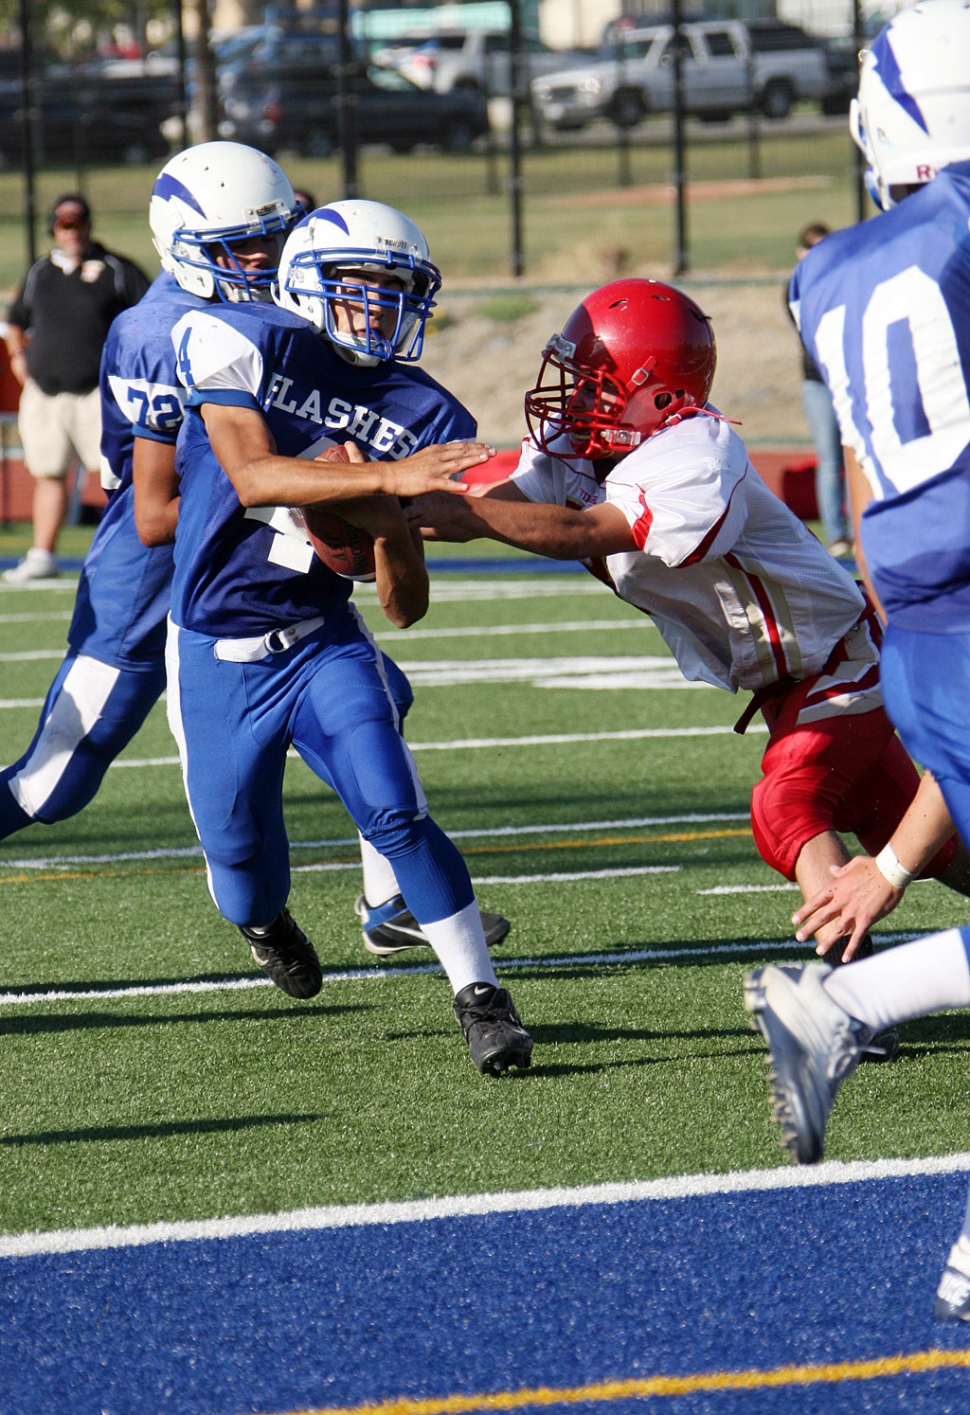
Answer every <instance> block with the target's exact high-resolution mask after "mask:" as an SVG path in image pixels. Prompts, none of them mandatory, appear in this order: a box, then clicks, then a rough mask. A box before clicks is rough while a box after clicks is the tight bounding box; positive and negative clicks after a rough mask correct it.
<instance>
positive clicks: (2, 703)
mask: <svg viewBox="0 0 970 1415" xmlns="http://www.w3.org/2000/svg"><path fill="white" fill-rule="evenodd" d="M62 657H63V655H62ZM43 706H44V699H43V698H0V708H24V707H43Z"/></svg>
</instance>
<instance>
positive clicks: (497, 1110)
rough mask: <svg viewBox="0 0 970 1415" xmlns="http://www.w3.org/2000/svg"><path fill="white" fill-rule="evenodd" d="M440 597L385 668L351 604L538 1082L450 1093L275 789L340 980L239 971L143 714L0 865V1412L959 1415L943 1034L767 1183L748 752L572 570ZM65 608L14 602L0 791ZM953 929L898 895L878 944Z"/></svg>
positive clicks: (885, 1076)
mask: <svg viewBox="0 0 970 1415" xmlns="http://www.w3.org/2000/svg"><path fill="white" fill-rule="evenodd" d="M468 551H469V555H470V556H472V557H476V556H479V557H480V556H482V555H487V556H488V557H489V558H490V559H492V558H494V557H501V552H499V551H498V550H496V549H495V548H494V547H487V548H485V549H484V550H483V547H482V546H481V545H479V546H477V547H470V548H468ZM455 564H456V566H457V568H456V569H453V570H451V571H449V572H441V573H436V575H435V578H434V583H433V591H432V608H431V612H430V613H429V615H428V617H427V619H426V620H424V621H422V623H421V624H420V625H419V626H417V627H416V628H415V629H412V630H409V631H405V632H403V633H400V632H395V631H392V630H390V628H389V626H388V631H387V632H384V629H383V627H382V622H381V619H380V615H379V611H378V609H377V606H376V602H375V600H374V598H373V595H372V593H371V592H369V591H367V590H366V589H364V590H362V591H360V592H358V595H357V598H358V600H359V602H360V604H361V606H362V609H363V611H364V613H365V617H366V618H367V620H368V622H369V623H370V624H371V625H372V626H373V627H374V628H375V630H376V631H377V632H378V633H379V635H380V639H381V643H382V645H383V646H384V647H385V648H386V650H387V651H388V652H390V653H392V654H393V655H394V657H395V658H396V659H397V660H398V662H400V663H401V664H402V666H404V667H405V668H406V670H407V672H408V674H409V677H410V678H411V680H412V683H413V685H414V687H415V692H416V702H415V705H414V708H413V709H412V712H411V714H410V717H409V719H408V723H407V735H408V738H409V740H410V741H411V743H412V746H413V747H414V749H415V754H416V760H417V762H418V766H419V768H420V771H421V774H422V778H423V781H424V784H425V787H426V790H427V793H428V797H429V802H430V805H431V808H432V811H433V813H434V815H435V817H436V818H437V819H438V821H439V822H440V823H441V824H442V825H443V826H444V827H445V829H447V830H449V831H450V832H452V833H453V834H454V835H456V837H457V838H458V840H459V843H460V845H461V847H462V849H463V850H464V851H465V853H466V856H467V859H468V863H469V867H470V869H471V872H472V875H473V878H474V879H475V880H476V882H477V892H478V895H479V899H480V901H481V903H482V905H483V907H486V908H488V909H494V910H501V911H502V912H503V913H505V914H506V915H507V916H508V917H509V918H510V919H512V920H513V925H514V926H513V931H512V934H511V935H510V937H509V939H508V941H507V942H506V944H505V945H503V947H502V949H501V950H500V951H499V952H498V953H497V954H496V962H497V965H498V968H499V972H500V974H501V975H502V977H503V980H504V981H505V982H506V983H507V984H508V986H509V987H510V988H511V990H512V992H513V995H514V997H515V999H516V1002H517V1004H518V1006H519V1009H520V1011H521V1012H522V1015H523V1019H524V1020H525V1022H526V1024H527V1025H528V1027H529V1028H530V1031H531V1032H532V1034H533V1037H534V1038H535V1043H536V1049H535V1053H534V1064H533V1067H532V1069H531V1071H530V1072H527V1073H522V1074H513V1075H510V1076H507V1077H503V1078H502V1079H501V1080H499V1081H495V1080H491V1079H487V1078H483V1077H480V1076H479V1075H478V1074H477V1073H476V1072H475V1071H474V1069H473V1068H472V1066H471V1064H470V1062H469V1060H468V1056H467V1051H466V1048H465V1044H464V1042H463V1040H462V1038H461V1035H460V1033H459V1031H458V1029H457V1026H456V1024H455V1022H454V1020H453V1018H452V1016H451V1011H450V998H449V993H448V989H447V986H446V984H445V982H444V979H443V977H442V976H441V975H440V974H439V973H437V972H436V971H435V970H434V969H433V968H432V967H431V965H430V963H429V955H428V954H427V953H421V952H412V953H406V954H401V955H399V956H398V959H397V960H396V961H394V962H392V963H391V964H390V966H386V967H378V966H377V962H376V960H374V959H372V958H371V956H370V955H369V954H367V953H365V952H364V950H363V948H362V947H361V943H360V934H359V931H358V928H357V925H356V920H355V917H354V914H353V901H354V897H355V895H356V893H357V891H358V889H359V874H358V870H357V868H356V865H355V854H356V851H355V844H354V841H353V839H352V837H353V831H352V829H351V828H350V825H349V821H348V819H347V817H346V815H345V813H344V812H343V810H342V808H341V807H340V805H339V803H338V802H337V801H336V799H335V798H334V797H333V796H332V794H331V793H330V792H329V791H328V790H327V789H326V788H324V787H323V786H321V785H320V784H319V783H318V782H317V781H316V779H315V778H314V777H313V776H312V775H311V774H310V773H309V771H308V770H307V769H306V768H305V767H304V766H303V764H302V763H301V762H299V761H297V760H294V761H293V762H292V763H291V764H290V766H289V768H288V772H287V783H286V797H287V802H286V808H287V817H288V824H289V830H290V836H291V841H292V844H293V852H292V860H293V866H294V883H293V891H292V895H291V900H290V903H291V907H292V909H293V912H294V914H295V916H296V917H297V919H298V920H299V921H300V923H301V924H302V925H303V926H304V927H305V928H306V929H307V931H308V932H309V933H310V935H311V936H312V937H313V938H314V940H315V942H316V944H317V947H318V951H319V953H320V955H321V959H322V961H323V964H324V968H325V971H326V973H327V981H326V982H325V985H324V988H323V991H322V992H321V994H320V995H319V996H318V997H317V998H315V999H314V1000H313V1001H311V1002H309V1003H296V1002H292V1001H290V1000H289V999H287V998H285V997H284V996H283V995H282V994H281V993H279V992H277V991H276V990H275V989H273V988H272V987H271V986H269V985H268V984H265V981H264V980H263V979H262V977H261V975H259V974H254V972H253V969H252V965H251V963H250V961H249V959H248V954H247V951H246V949H245V947H244V945H243V944H242V941H241V940H240V938H239V935H238V933H237V932H236V931H235V930H234V929H233V928H231V927H230V926H229V925H228V924H226V923H224V922H223V921H222V920H221V919H220V918H219V916H218V914H217V912H216V910H215V907H214V905H213V904H212V902H211V900H210V899H209V897H208V895H207V893H206V889H205V879H204V874H203V873H202V867H201V860H200V858H199V856H198V854H197V850H196V846H195V837H194V832H193V829H192V826H191V822H190V820H189V816H188V812H187V810H186V807H185V803H184V798H183V796H182V790H181V784H180V779H179V772H178V767H177V765H176V764H175V762H174V756H175V751H174V745H173V743H172V740H171V738H170V736H169V734H168V730H167V727H166V724H165V719H164V708H163V706H162V705H159V706H158V707H157V708H156V709H155V711H154V712H153V714H152V716H151V718H150V719H149V722H148V723H147V725H146V727H145V728H144V730H143V731H142V733H141V734H140V735H139V736H138V737H137V738H136V740H135V741H134V742H133V743H132V745H131V747H130V748H129V749H128V751H127V752H126V753H125V755H124V757H123V758H122V760H121V761H120V762H119V763H118V765H117V766H116V767H115V768H113V769H112V770H111V771H110V772H109V773H108V776H107V779H106V781H105V784H104V787H103V789H102V791H101V793H100V794H99V796H98V797H97V799H96V800H95V801H94V803H93V804H92V805H91V806H90V807H89V808H88V810H87V811H85V812H84V813H83V814H82V815H80V816H78V817H77V818H76V819H75V820H73V821H70V822H67V823H65V824H62V825H58V826H54V827H52V828H49V829H45V828H42V827H37V826H35V827H32V828H31V829H30V830H28V831H26V832H24V833H22V834H21V835H20V836H17V837H13V838H11V839H9V840H8V841H6V842H5V843H4V844H3V846H2V849H0V888H2V891H3V893H2V898H3V900H4V905H5V907H4V945H5V946H4V948H3V950H2V953H0V1030H2V1033H3V1038H2V1049H0V1058H2V1061H0V1066H2V1085H3V1091H2V1094H3V1100H4V1105H3V1113H2V1125H0V1206H2V1220H0V1234H2V1235H3V1236H2V1237H0V1271H2V1276H3V1282H2V1285H0V1331H2V1332H3V1333H4V1340H3V1343H2V1345H0V1411H2V1412H3V1415H21V1412H23V1415H28V1413H29V1415H33V1412H51V1411H53V1412H70V1415H74V1412H78V1415H88V1412H92V1415H102V1412H106V1415H122V1412H136V1411H137V1412H140V1413H141V1412H152V1411H155V1410H158V1411H166V1412H167V1411H172V1412H178V1415H182V1412H185V1415H192V1413H194V1412H199V1415H201V1413H202V1412H214V1413H215V1412H217V1413H218V1415H235V1412H244V1411H252V1412H261V1415H275V1413H276V1412H290V1411H311V1410H313V1411H316V1410H323V1409H326V1410H333V1409H352V1410H360V1409H361V1408H369V1407H371V1406H373V1405H375V1404H381V1403H383V1402H395V1404H394V1407H393V1408H394V1409H395V1410H398V1411H400V1412H401V1415H436V1412H439V1411H440V1412H442V1413H443V1415H444V1412H450V1411H460V1410H478V1409H486V1408H491V1409H523V1410H529V1409H533V1408H538V1407H540V1406H541V1407H543V1408H550V1407H551V1408H553V1409H556V1408H559V1409H566V1408H569V1407H571V1406H574V1405H577V1404H579V1405H584V1404H585V1403H587V1402H588V1403H589V1408H590V1409H593V1408H604V1409H606V1410H609V1411H611V1412H619V1411H623V1412H626V1411H633V1410H637V1411H640V1410H650V1409H653V1408H658V1409H662V1410H664V1411H665V1412H671V1415H685V1412H691V1415H695V1412H701V1411H704V1412H707V1411H711V1412H714V1413H715V1415H722V1412H725V1415H727V1412H730V1415H735V1412H748V1411H754V1412H758V1415H761V1412H768V1411H772V1412H773V1411H780V1410H782V1409H784V1410H785V1411H786V1412H796V1415H801V1412H815V1411H818V1412H828V1411H843V1410H845V1411H848V1410H853V1411H855V1410H876V1411H884V1410H886V1411H888V1410H899V1409H903V1408H905V1409H906V1410H907V1411H909V1410H919V1411H928V1412H936V1411H948V1410H952V1411H955V1412H958V1411H966V1410H967V1409H970V1371H968V1369H967V1367H968V1366H970V1352H968V1351H967V1350H966V1348H967V1346H968V1345H970V1343H968V1342H967V1339H966V1335H965V1334H964V1331H963V1329H962V1328H961V1329H958V1330H956V1331H955V1332H954V1331H952V1330H951V1329H950V1328H948V1327H946V1326H939V1325H934V1324H933V1322H932V1320H931V1318H932V1302H933V1292H934V1289H935V1286H936V1282H937V1280H938V1277H939V1272H940V1269H941V1266H942V1263H943V1261H944V1259H945V1255H946V1252H947V1249H948V1246H949V1244H950V1243H951V1242H952V1241H953V1238H954V1237H955V1235H956V1233H957V1232H958V1230H959V1226H960V1221H961V1219H962V1214H963V1207H964V1202H965V1190H966V1170H967V1169H968V1168H970V1155H967V1154H964V1153H963V1150H964V1148H965V1147H966V1131H967V1105H966V1075H967V1072H966V1052H967V1046H968V1039H970V1019H968V1018H967V1017H966V1016H962V1015H953V1016H947V1017H944V1018H937V1019H928V1020H925V1021H920V1022H914V1023H911V1024H908V1025H907V1027H905V1028H904V1029H903V1048H902V1055H901V1057H900V1059H899V1060H898V1061H897V1062H896V1063H895V1064H893V1065H891V1066H887V1067H878V1066H870V1067H865V1068H863V1069H862V1070H861V1071H860V1072H859V1073H857V1074H856V1076H855V1077H854V1078H853V1079H852V1081H851V1082H850V1083H849V1085H848V1086H847V1087H846V1088H845V1090H844V1092H843V1094H842V1095H841V1096H840V1099H839V1103H838V1106H837V1108H836V1111H835V1114H834V1116H833V1120H832V1123H831V1127H830V1134H829V1145H828V1160H829V1162H828V1163H826V1165H824V1166H822V1167H820V1169H818V1170H814V1171H801V1170H795V1169H792V1168H790V1167H788V1166H786V1165H785V1164H784V1161H783V1157H782V1155H781V1152H780V1150H779V1148H778V1143H777V1138H776V1134H775V1131H774V1129H773V1127H772V1124H771V1122H770V1117H769V1106H768V1093H767V1082H766V1074H765V1067H764V1049H763V1045H762V1043H761V1041H760V1039H759V1038H758V1037H756V1036H755V1035H754V1034H753V1033H751V1032H750V1031H749V1030H748V1027H747V1019H746V1014H745V1012H744V1009H743V1006H742V1002H741V974H742V972H743V969H744V968H745V967H747V966H751V965H753V964H756V963H757V962H759V961H765V960H774V961H778V960H780V959H785V958H793V957H798V956H800V955H801V956H805V951H804V950H800V949H799V948H798V946H797V945H795V944H794V943H793V942H792V941H791V937H790V923H789V918H790V913H791V909H792V907H793V906H794V903H795V901H796V899H797V896H796V895H795V894H793V893H792V892H791V891H790V890H789V889H787V888H785V887H784V885H783V882H781V881H779V880H778V879H777V877H775V876H773V875H772V874H771V873H770V871H768V869H767V868H766V867H765V866H764V865H763V864H762V863H761V861H760V860H759V858H758V856H757V853H756V851H755V848H754V844H753V841H752V838H751V834H750V830H749V827H748V821H747V801H748V791H749V789H750V786H751V784H752V782H753V781H754V780H755V778H756V776H757V773H758V761H759V757H760V754H761V751H762V750H763V748H764V744H765V740H766V739H765V736H764V732H763V729H761V730H759V725H758V723H757V722H756V723H755V725H754V726H753V727H752V729H750V730H749V732H748V734H747V736H745V737H743V738H741V737H738V736H736V735H734V734H733V733H732V732H731V730H730V729H731V724H732V723H733V721H734V720H735V718H736V717H737V715H738V713H739V711H740V706H741V704H740V703H739V702H738V701H737V700H732V699H731V698H730V697H729V696H728V695H727V694H723V693H718V692H717V691H715V690H712V689H706V688H686V687H684V686H682V684H681V680H680V679H679V677H678V676H677V674H676V670H673V669H672V665H671V664H670V662H669V659H668V656H667V654H666V650H665V649H664V646H663V644H662V641H661V640H660V636H659V634H658V633H657V632H656V630H655V629H653V628H652V626H651V625H650V624H649V622H648V621H647V620H645V619H644V618H643V617H642V616H640V615H638V614H636V612H635V611H633V610H631V609H629V608H628V607H627V606H624V605H622V604H621V603H619V602H618V601H616V600H615V599H614V598H613V597H612V596H611V595H610V594H609V593H608V592H607V591H606V590H605V589H603V587H602V586H600V585H598V584H596V583H595V582H594V581H592V580H591V579H589V578H588V577H586V576H585V575H583V574H558V573H557V574H549V573H545V572H543V573H537V572H535V571H530V569H529V568H528V566H527V565H523V564H522V562H520V561H516V560H514V559H512V558H508V559H506V561H505V564H504V566H503V565H502V563H501V558H500V559H499V563H498V564H497V565H492V566H491V568H487V569H484V570H480V569H476V568H475V567H476V566H477V561H476V560H475V559H474V558H472V559H465V560H462V559H461V558H460V557H459V558H458V559H457V560H456V562H455ZM72 591H73V586H72V585H71V584H70V583H68V582H65V583H63V584H60V585H57V586H56V587H51V588H39V589H32V590H29V591H28V590H12V589H10V590H8V589H4V590H3V591H2V592H0V723H2V724H3V729H4V736H3V741H4V748H3V758H4V760H8V761H9V760H12V759H13V758H14V757H15V756H16V755H18V754H19V752H20V751H21V750H22V749H23V748H24V747H25V746H26V744H27V742H28V740H29V738H30V735H31V733H32V731H33V728H34V725H35V723H36V718H37V712H38V708H39V706H40V702H41V700H42V698H43V695H44V692H45V691H46V688H47V686H48V684H49V682H50V680H51V678H52V677H53V674H54V671H55V669H56V667H57V662H58V660H59V657H60V655H61V653H62V651H63V643H64V632H65V629H66V625H67V620H68V618H69V614H70V607H71V602H72ZM967 912H968V905H967V902H966V901H965V900H962V899H960V898H959V897H957V896H954V895H951V894H950V893H949V892H948V891H946V890H945V889H943V888H942V887H941V886H938V885H936V884H921V885H918V886H914V887H913V888H912V889H911V890H910V891H909V893H908V894H907V897H906V899H905V900H904V902H903V905H902V906H901V907H900V909H899V910H898V911H897V912H896V914H894V915H893V916H891V917H890V918H889V919H888V920H886V921H885V922H884V924H883V925H881V926H880V928H879V930H878V933H880V934H882V935H883V937H886V938H893V939H896V938H898V937H899V936H900V934H905V933H912V932H918V931H924V930H928V929H931V928H937V927H946V926H950V925H953V924H961V923H962V922H963V921H964V920H965V919H966V917H967ZM214 1221H218V1222H214Z"/></svg>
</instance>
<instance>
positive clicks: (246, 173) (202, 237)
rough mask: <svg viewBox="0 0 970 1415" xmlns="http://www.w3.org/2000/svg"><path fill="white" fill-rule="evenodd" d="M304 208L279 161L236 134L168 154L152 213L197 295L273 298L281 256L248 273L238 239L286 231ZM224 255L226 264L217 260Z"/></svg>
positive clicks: (180, 276)
mask: <svg viewBox="0 0 970 1415" xmlns="http://www.w3.org/2000/svg"><path fill="white" fill-rule="evenodd" d="M301 212H302V208H301V207H298V206H297V204H296V201H295V199H294V196H293V188H292V187H291V186H290V182H289V179H288V178H287V176H286V174H285V172H284V171H283V170H282V168H281V167H279V166H277V164H276V163H275V162H274V161H273V159H272V158H271V157H267V156H266V154H265V153H262V152H257V150H256V149H255V148H253V147H245V146H244V145H243V144H242V143H237V142H207V143H200V144H199V145H198V146H197V147H190V148H187V149H186V150H185V151H184V152H180V153H179V154H178V156H177V157H173V158H172V160H171V161H170V162H167V163H166V164H165V166H164V167H163V168H162V170H161V172H160V173H159V174H158V177H157V179H156V181H155V186H154V187H153V188H152V199H151V204H150V206H149V212H148V221H149V225H150V226H151V229H152V240H153V242H154V245H155V249H156V250H157V251H158V254H159V257H160V258H161V262H162V269H163V270H167V271H168V272H169V273H170V274H171V275H174V276H175V279H176V280H177V281H178V283H179V284H180V285H181V287H182V289H183V290H187V291H188V292H189V293H190V294H192V295H200V296H201V297H202V299H205V300H208V299H212V297H213V296H217V297H218V298H219V299H221V300H252V299H270V298H271V287H272V284H273V282H274V281H275V279H276V267H277V262H278V259H279V249H278V248H277V251H276V254H275V255H274V257H273V259H272V262H271V265H270V266H266V267H264V268H263V269H262V270H259V271H256V272H253V271H249V272H248V273H247V272H246V271H245V270H244V269H243V267H242V265H241V264H240V263H239V261H238V259H237V257H236V255H235V254H234V252H233V246H234V245H235V244H237V243H239V242H242V241H251V240H253V239H254V238H256V237H261V236H262V237H276V238H277V240H278V246H279V247H281V246H282V243H283V238H284V236H285V234H286V232H287V231H289V230H290V228H291V227H292V225H293V223H294V221H296V220H297V219H298V217H299V216H300V214H301ZM217 255H223V256H224V257H226V258H227V259H228V261H229V265H228V268H226V267H223V266H221V265H217V264H216V259H215V257H216V256H217Z"/></svg>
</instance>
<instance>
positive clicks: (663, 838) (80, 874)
mask: <svg viewBox="0 0 970 1415" xmlns="http://www.w3.org/2000/svg"><path fill="white" fill-rule="evenodd" d="M750 834H751V830H750V827H747V826H746V827H744V828H743V829H732V830H695V831H685V832H683V833H682V834H679V835H605V836H602V837H600V838H599V839H597V840H550V841H541V842H539V843H538V844H535V845H532V844H530V845H472V846H470V847H468V848H466V849H464V850H463V851H462V854H463V855H508V854H516V853H519V852H521V851H523V850H581V849H583V848H584V847H587V848H588V847H589V846H593V845H654V844H656V845H671V844H677V843H678V842H682V841H685V840H726V839H729V838H733V837H736V836H743V835H746V836H750ZM357 858H358V857H357V856H356V855H335V856H334V857H333V858H332V859H331V860H330V861H329V862H328V863H330V864H334V865H352V864H353V863H354V862H355V861H356V859H357ZM202 873H204V868H203V866H201V865H172V866H170V867H169V868H167V869H158V868H157V867H156V866H154V865H153V866H151V867H149V868H148V869H139V868H132V869H130V870H54V871H51V872H50V873H47V874H40V873H38V874H33V873H31V874H20V875H4V876H2V877H0V884H36V883H40V882H41V881H44V882H49V881H51V880H57V879H114V878H116V877H118V876H131V875H159V874H202Z"/></svg>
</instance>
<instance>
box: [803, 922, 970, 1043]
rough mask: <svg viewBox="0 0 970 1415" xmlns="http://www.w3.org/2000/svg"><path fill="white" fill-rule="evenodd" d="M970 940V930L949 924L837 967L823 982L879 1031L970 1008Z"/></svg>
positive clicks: (836, 998) (837, 998) (841, 1002)
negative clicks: (969, 956)
mask: <svg viewBox="0 0 970 1415" xmlns="http://www.w3.org/2000/svg"><path fill="white" fill-rule="evenodd" d="M968 943H970V929H946V930H945V931H944V932H943V933H938V934H930V935H929V936H928V937H926V938H918V939H915V940H914V941H913V942H912V943H904V944H901V945H900V947H898V948H888V949H887V950H886V951H885V952H884V953H878V954H876V956H875V957H874V958H866V959H864V960H863V961H862V962H861V963H847V964H845V965H844V966H843V967H841V968H835V969H833V971H832V973H831V974H830V975H829V976H828V977H827V978H826V979H825V982H824V984H823V987H824V988H825V991H826V992H827V993H828V994H829V996H830V997H831V998H832V999H833V1000H834V1001H835V1002H837V1003H838V1004H839V1006H840V1007H843V1008H845V1010H846V1012H848V1014H849V1016H850V1017H856V1018H858V1020H859V1021H860V1022H865V1024H866V1026H867V1027H872V1028H873V1029H874V1030H875V1031H876V1032H881V1031H884V1030H885V1029H886V1027H891V1026H893V1025H894V1024H895V1023H896V1022H906V1021H908V1020H909V1019H910V1018H911V1017H926V1016H928V1015H929V1014H930V1013H931V1012H945V1011H946V1009H947V1008H949V1007H970V964H968V962H967V944H968Z"/></svg>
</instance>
